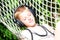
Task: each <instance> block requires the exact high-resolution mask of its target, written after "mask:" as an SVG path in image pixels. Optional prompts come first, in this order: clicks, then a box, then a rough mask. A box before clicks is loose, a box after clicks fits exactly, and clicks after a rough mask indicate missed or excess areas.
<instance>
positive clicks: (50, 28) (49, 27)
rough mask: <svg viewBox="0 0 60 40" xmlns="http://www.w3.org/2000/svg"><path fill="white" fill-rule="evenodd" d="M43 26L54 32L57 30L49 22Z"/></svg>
mask: <svg viewBox="0 0 60 40" xmlns="http://www.w3.org/2000/svg"><path fill="white" fill-rule="evenodd" d="M43 26H44V27H46V28H47V29H48V30H50V31H51V32H53V33H54V31H55V30H54V29H53V27H51V26H49V25H48V24H43Z"/></svg>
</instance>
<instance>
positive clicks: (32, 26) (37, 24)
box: [27, 24, 38, 28]
mask: <svg viewBox="0 0 60 40" xmlns="http://www.w3.org/2000/svg"><path fill="white" fill-rule="evenodd" d="M37 25H38V24H35V25H33V26H30V27H36V26H37ZM30 27H27V28H30Z"/></svg>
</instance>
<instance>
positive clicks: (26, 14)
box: [19, 10, 36, 27]
mask: <svg viewBox="0 0 60 40" xmlns="http://www.w3.org/2000/svg"><path fill="white" fill-rule="evenodd" d="M19 19H20V20H21V21H22V22H23V23H24V24H25V25H26V26H27V27H33V26H34V25H35V24H36V23H35V18H34V16H33V14H32V13H31V12H30V10H24V11H23V12H22V13H21V14H19Z"/></svg>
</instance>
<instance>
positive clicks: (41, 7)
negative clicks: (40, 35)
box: [0, 0, 60, 37]
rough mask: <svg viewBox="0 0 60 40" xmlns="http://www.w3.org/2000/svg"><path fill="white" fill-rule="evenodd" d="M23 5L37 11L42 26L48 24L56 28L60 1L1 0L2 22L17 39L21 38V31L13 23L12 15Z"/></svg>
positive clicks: (0, 19) (0, 16)
mask: <svg viewBox="0 0 60 40" xmlns="http://www.w3.org/2000/svg"><path fill="white" fill-rule="evenodd" d="M23 4H26V5H29V6H32V9H34V8H35V9H36V17H39V19H38V20H39V24H40V25H42V24H43V23H46V24H48V25H50V26H52V27H55V26H56V22H57V20H59V16H60V3H59V0H0V22H2V23H3V24H4V25H5V26H6V27H7V28H8V29H9V30H10V31H11V32H12V33H14V34H15V35H16V36H17V37H20V32H21V29H20V28H19V27H18V26H17V24H15V23H14V22H13V20H12V19H13V17H12V14H13V13H14V10H15V9H16V8H17V7H18V6H20V5H23Z"/></svg>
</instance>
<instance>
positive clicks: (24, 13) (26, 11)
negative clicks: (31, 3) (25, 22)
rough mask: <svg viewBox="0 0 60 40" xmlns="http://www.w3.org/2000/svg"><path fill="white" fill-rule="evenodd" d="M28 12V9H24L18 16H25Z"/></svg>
mask: <svg viewBox="0 0 60 40" xmlns="http://www.w3.org/2000/svg"><path fill="white" fill-rule="evenodd" d="M28 14H32V13H31V12H30V10H29V9H27V10H24V11H23V12H22V13H21V14H19V16H20V17H25V16H27V15H28Z"/></svg>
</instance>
